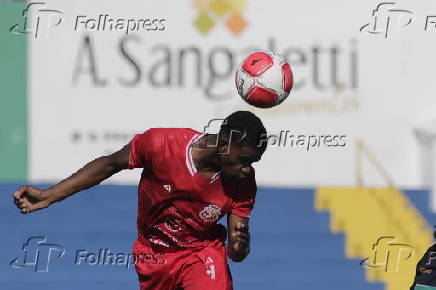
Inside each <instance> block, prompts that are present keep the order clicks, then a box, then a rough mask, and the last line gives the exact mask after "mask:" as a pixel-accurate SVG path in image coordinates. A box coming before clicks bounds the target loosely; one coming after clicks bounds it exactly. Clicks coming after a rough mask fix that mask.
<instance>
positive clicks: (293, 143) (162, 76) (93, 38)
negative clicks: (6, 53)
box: [27, 0, 436, 186]
mask: <svg viewBox="0 0 436 290" xmlns="http://www.w3.org/2000/svg"><path fill="white" fill-rule="evenodd" d="M379 4H380V3H379V2H376V1H339V0H334V1H317V2H316V4H315V2H313V1H306V2H304V1H300V2H292V1H280V2H278V1H276V2H271V1H260V0H256V1H254V0H240V1H232V2H227V1H219V0H215V1H207V0H196V1H188V0H185V1H169V0H163V1H139V0H138V1H133V0H129V1H117V2H116V1H110V2H109V1H84V0H80V1H64V0H62V1H60V0H57V1H46V5H45V6H44V7H39V6H38V7H36V6H33V7H30V8H29V10H30V11H31V16H27V17H32V19H35V18H38V17H39V18H38V19H40V20H41V22H40V23H42V24H41V25H40V26H39V27H37V28H36V29H38V31H36V29H33V30H32V29H31V28H28V31H29V32H30V33H29V39H31V41H29V43H30V44H29V45H30V49H29V65H30V75H29V77H30V82H29V84H30V88H29V94H30V96H29V99H30V102H29V103H30V109H29V112H30V120H31V124H30V131H31V133H30V137H31V146H30V148H31V149H30V156H31V157H30V158H31V159H30V176H31V179H32V180H33V181H43V180H50V181H56V180H59V179H62V178H65V177H67V176H68V175H70V174H71V173H73V172H74V171H76V170H77V169H79V168H80V167H82V166H83V165H84V164H85V163H86V162H88V161H90V160H92V159H94V158H97V157H99V156H101V155H105V154H109V153H111V152H113V151H115V150H118V149H120V148H121V147H122V146H123V145H124V144H126V143H127V142H128V141H129V140H130V138H131V136H132V135H133V134H134V133H138V132H142V131H145V130H146V129H148V128H150V127H191V128H194V129H196V130H199V131H202V130H203V128H204V126H205V125H206V124H207V123H208V121H209V120H210V119H213V118H224V117H225V116H227V115H228V114H230V113H231V112H233V111H236V110H240V109H243V110H251V111H253V112H254V113H256V114H257V115H258V116H259V117H260V118H261V119H262V120H263V121H264V124H265V126H266V127H267V129H268V131H269V133H270V134H275V135H277V136H284V134H287V135H286V136H293V137H286V138H285V139H286V140H288V142H287V144H283V142H282V143H280V142H277V144H276V145H275V146H270V148H269V149H268V150H267V152H266V153H265V154H264V157H263V158H262V160H261V161H260V162H259V163H258V164H256V165H255V168H256V171H257V179H258V183H259V184H268V185H288V186H306V185H307V186H313V185H351V184H354V182H355V176H354V167H355V160H354V159H355V152H354V150H355V141H356V140H357V139H362V140H363V141H364V142H365V143H366V144H367V146H368V147H369V148H370V149H371V150H372V151H373V153H374V154H375V155H376V156H377V157H378V159H379V161H380V162H381V163H382V164H383V165H384V166H385V169H386V171H387V172H389V173H390V174H391V175H392V178H393V180H394V181H395V182H396V183H397V184H399V185H402V186H419V185H420V174H421V173H420V171H419V168H420V165H419V160H420V159H419V158H418V157H419V156H418V152H417V146H416V141H415V139H414V135H413V132H412V129H413V128H414V126H415V125H416V124H418V123H420V122H422V121H423V120H424V121H425V120H426V119H431V118H432V117H433V116H435V115H436V98H435V97H434V91H435V89H436V82H435V81H434V80H433V78H434V74H433V71H434V69H433V67H434V66H433V62H434V61H433V58H434V57H433V55H434V51H435V49H436V42H435V41H434V38H435V36H436V28H435V24H434V23H435V21H433V19H432V18H431V17H430V18H429V17H428V16H429V15H436V4H435V3H434V2H433V1H430V0H426V1H415V2H413V1H402V2H398V3H397V4H396V5H392V4H384V5H381V6H378V5H379ZM54 10H55V11H57V12H53V11H54ZM400 10H401V11H400ZM399 11H400V12H399ZM375 16H377V17H375ZM435 19H436V18H435ZM42 20H44V21H42ZM387 20H389V21H387ZM432 21H433V22H432ZM29 23H31V22H29ZM36 32H38V33H36ZM254 49H269V50H273V51H275V52H277V53H279V54H282V55H283V56H285V57H286V58H287V59H288V60H289V62H290V63H291V66H292V69H293V73H294V80H295V84H294V89H293V91H292V92H291V95H290V96H289V98H288V99H287V100H286V101H285V102H284V103H282V104H281V105H280V106H277V107H275V108H272V109H256V108H254V107H251V106H248V105H247V104H245V103H244V102H243V100H242V99H241V98H240V97H239V96H238V95H237V91H236V89H235V86H234V70H235V67H236V66H237V64H238V63H239V62H240V61H241V59H242V58H243V57H244V56H245V55H246V54H247V53H248V52H249V51H252V50H254ZM286 132H287V133H286ZM335 136H336V137H335ZM281 138H284V137H281ZM330 138H336V139H340V140H341V141H340V144H341V145H340V146H339V145H338V146H328V144H331V143H330V142H326V140H330ZM297 140H300V141H298V142H297ZM279 143H280V144H279ZM139 174H140V172H138V171H132V172H122V173H120V174H118V175H117V176H114V177H113V178H111V180H110V181H111V182H118V183H137V182H138V179H139ZM364 179H365V180H366V181H367V182H368V184H377V183H382V182H383V181H382V180H381V179H380V178H379V177H378V176H377V173H376V172H375V170H373V169H371V168H367V170H365V171H364Z"/></svg>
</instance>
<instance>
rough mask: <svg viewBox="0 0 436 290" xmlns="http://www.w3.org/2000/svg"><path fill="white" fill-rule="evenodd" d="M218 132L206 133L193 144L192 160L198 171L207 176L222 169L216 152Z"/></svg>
mask: <svg viewBox="0 0 436 290" xmlns="http://www.w3.org/2000/svg"><path fill="white" fill-rule="evenodd" d="M217 137H218V136H217V134H206V135H205V136H203V137H202V138H201V139H200V140H198V141H197V142H196V143H195V144H193V145H192V160H193V161H194V166H195V168H197V172H198V173H199V174H201V175H203V176H205V177H211V176H213V175H214V174H215V173H216V172H219V171H220V170H221V168H220V165H219V164H220V163H219V158H218V156H217V154H216V150H217V148H216V146H214V145H215V144H216V140H217Z"/></svg>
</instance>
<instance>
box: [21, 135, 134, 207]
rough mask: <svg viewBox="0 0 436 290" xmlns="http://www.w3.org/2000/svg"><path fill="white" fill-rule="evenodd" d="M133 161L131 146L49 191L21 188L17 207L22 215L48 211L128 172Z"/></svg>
mask: <svg viewBox="0 0 436 290" xmlns="http://www.w3.org/2000/svg"><path fill="white" fill-rule="evenodd" d="M129 158H130V145H129V144H128V145H126V146H124V147H123V148H122V149H121V150H119V151H117V152H115V153H113V154H111V155H108V156H102V157H99V158H97V159H95V160H93V161H91V162H89V163H88V164H86V165H85V166H84V167H83V168H81V169H79V170H78V171H77V172H76V173H74V174H73V175H71V176H70V177H68V178H66V179H64V180H62V181H61V182H59V183H58V184H56V185H54V186H52V187H50V188H48V189H44V190H41V189H38V188H35V187H33V186H21V187H20V188H19V190H17V191H16V192H14V194H13V198H14V203H15V204H16V205H17V207H18V208H19V209H20V210H21V213H30V212H32V211H35V210H39V209H42V208H45V207H48V206H50V205H51V204H52V203H55V202H58V201H61V200H63V199H65V198H67V197H68V196H70V195H73V194H75V193H76V192H79V191H81V190H84V189H87V188H89V187H91V186H94V185H97V184H99V183H100V182H102V181H103V180H105V179H107V178H109V177H110V176H112V175H113V174H115V173H117V172H119V171H121V170H123V169H127V168H128V164H129Z"/></svg>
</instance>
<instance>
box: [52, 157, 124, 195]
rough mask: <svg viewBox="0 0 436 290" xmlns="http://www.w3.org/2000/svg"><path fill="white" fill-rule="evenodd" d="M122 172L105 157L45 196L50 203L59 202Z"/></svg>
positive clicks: (87, 166)
mask: <svg viewBox="0 0 436 290" xmlns="http://www.w3.org/2000/svg"><path fill="white" fill-rule="evenodd" d="M120 170H121V168H119V167H117V166H116V165H114V164H113V163H112V162H111V160H110V159H109V158H108V157H107V156H103V157H100V158H97V159H95V160H93V161H91V162H89V163H88V164H86V165H85V166H84V167H83V168H81V169H79V170H78V171H77V172H76V173H74V174H72V175H71V176H70V177H68V178H66V179H64V180H62V181H61V182H59V183H58V184H56V185H54V186H52V187H50V188H48V189H46V190H44V194H46V195H47V197H48V200H49V201H50V203H54V202H58V201H61V200H63V199H65V198H66V197H68V196H70V195H73V194H74V193H76V192H79V191H81V190H84V189H87V188H89V187H92V186H94V185H97V184H99V183H100V182H102V181H103V180H105V179H107V178H109V177H110V176H112V175H113V174H115V173H117V172H119V171H120Z"/></svg>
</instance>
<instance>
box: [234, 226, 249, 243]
mask: <svg viewBox="0 0 436 290" xmlns="http://www.w3.org/2000/svg"><path fill="white" fill-rule="evenodd" d="M234 235H235V237H234V241H236V242H237V243H239V244H241V246H249V245H250V233H249V232H248V225H244V224H237V225H236V228H235V233H234Z"/></svg>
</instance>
